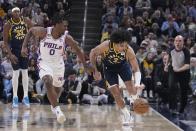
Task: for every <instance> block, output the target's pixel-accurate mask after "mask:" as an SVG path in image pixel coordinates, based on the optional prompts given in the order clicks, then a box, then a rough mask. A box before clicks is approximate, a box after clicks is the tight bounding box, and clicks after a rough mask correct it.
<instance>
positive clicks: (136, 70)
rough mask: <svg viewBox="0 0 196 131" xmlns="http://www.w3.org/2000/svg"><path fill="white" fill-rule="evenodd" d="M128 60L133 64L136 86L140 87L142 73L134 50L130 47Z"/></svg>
mask: <svg viewBox="0 0 196 131" xmlns="http://www.w3.org/2000/svg"><path fill="white" fill-rule="evenodd" d="M127 60H128V61H129V63H130V64H131V68H132V70H133V73H134V80H135V86H140V82H141V72H140V68H139V65H138V61H137V59H136V56H135V53H134V51H133V49H132V48H131V47H130V46H129V48H128V50H127Z"/></svg>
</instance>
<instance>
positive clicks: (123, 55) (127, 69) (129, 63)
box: [90, 30, 142, 125]
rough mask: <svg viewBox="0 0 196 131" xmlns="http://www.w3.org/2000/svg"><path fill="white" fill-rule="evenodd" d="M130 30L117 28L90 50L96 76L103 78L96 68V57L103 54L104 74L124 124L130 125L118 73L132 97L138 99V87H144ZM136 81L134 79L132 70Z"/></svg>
mask: <svg viewBox="0 0 196 131" xmlns="http://www.w3.org/2000/svg"><path fill="white" fill-rule="evenodd" d="M130 38H131V37H130V35H129V32H127V31H124V30H117V31H115V32H113V33H112V35H111V37H110V40H107V41H104V42H103V43H101V44H100V45H98V46H97V47H95V48H94V49H92V50H91V52H90V61H91V63H92V65H93V67H94V78H95V79H96V80H100V79H101V74H100V72H98V71H97V68H96V57H97V56H99V55H101V56H102V58H103V63H104V75H105V79H106V82H107V84H108V88H109V90H110V91H111V93H112V95H113V96H114V99H115V101H116V103H117V105H118V106H119V108H120V109H121V111H122V114H123V117H122V123H123V125H129V124H130V123H132V122H133V118H132V116H131V115H130V113H129V111H128V109H127V108H126V107H125V102H124V100H123V98H122V97H121V93H120V89H119V83H118V75H119V76H120V77H121V78H122V80H123V81H124V82H125V85H126V88H127V90H128V92H129V94H130V97H131V98H132V99H137V97H138V94H137V89H142V86H141V85H140V81H141V73H140V70H139V66H138V63H137V60H136V57H135V54H134V51H133V49H132V48H131V47H130V46H129V45H128V43H129V42H130ZM131 69H132V71H133V73H134V81H135V83H134V82H133V81H132V78H131V77H132V72H131Z"/></svg>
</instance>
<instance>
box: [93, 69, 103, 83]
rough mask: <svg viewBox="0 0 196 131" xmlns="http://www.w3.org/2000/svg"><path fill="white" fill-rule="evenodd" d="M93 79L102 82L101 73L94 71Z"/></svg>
mask: <svg viewBox="0 0 196 131" xmlns="http://www.w3.org/2000/svg"><path fill="white" fill-rule="evenodd" d="M93 77H94V79H95V80H97V81H98V80H101V73H100V72H98V71H94V73H93Z"/></svg>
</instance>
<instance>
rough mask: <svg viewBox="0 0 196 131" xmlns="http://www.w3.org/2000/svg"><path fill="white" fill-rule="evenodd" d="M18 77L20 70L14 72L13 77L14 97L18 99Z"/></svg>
mask: <svg viewBox="0 0 196 131" xmlns="http://www.w3.org/2000/svg"><path fill="white" fill-rule="evenodd" d="M18 77H19V70H14V71H13V77H12V86H13V97H17V96H18V95H17V93H18Z"/></svg>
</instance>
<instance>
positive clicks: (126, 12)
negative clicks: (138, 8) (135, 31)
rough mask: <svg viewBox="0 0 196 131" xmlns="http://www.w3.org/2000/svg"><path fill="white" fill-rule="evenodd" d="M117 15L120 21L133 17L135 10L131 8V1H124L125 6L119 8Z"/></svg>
mask: <svg viewBox="0 0 196 131" xmlns="http://www.w3.org/2000/svg"><path fill="white" fill-rule="evenodd" d="M117 15H118V16H119V17H120V20H122V19H123V17H124V16H129V17H132V16H133V8H132V7H131V6H129V0H123V6H121V7H120V8H119V10H118V14H117Z"/></svg>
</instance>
